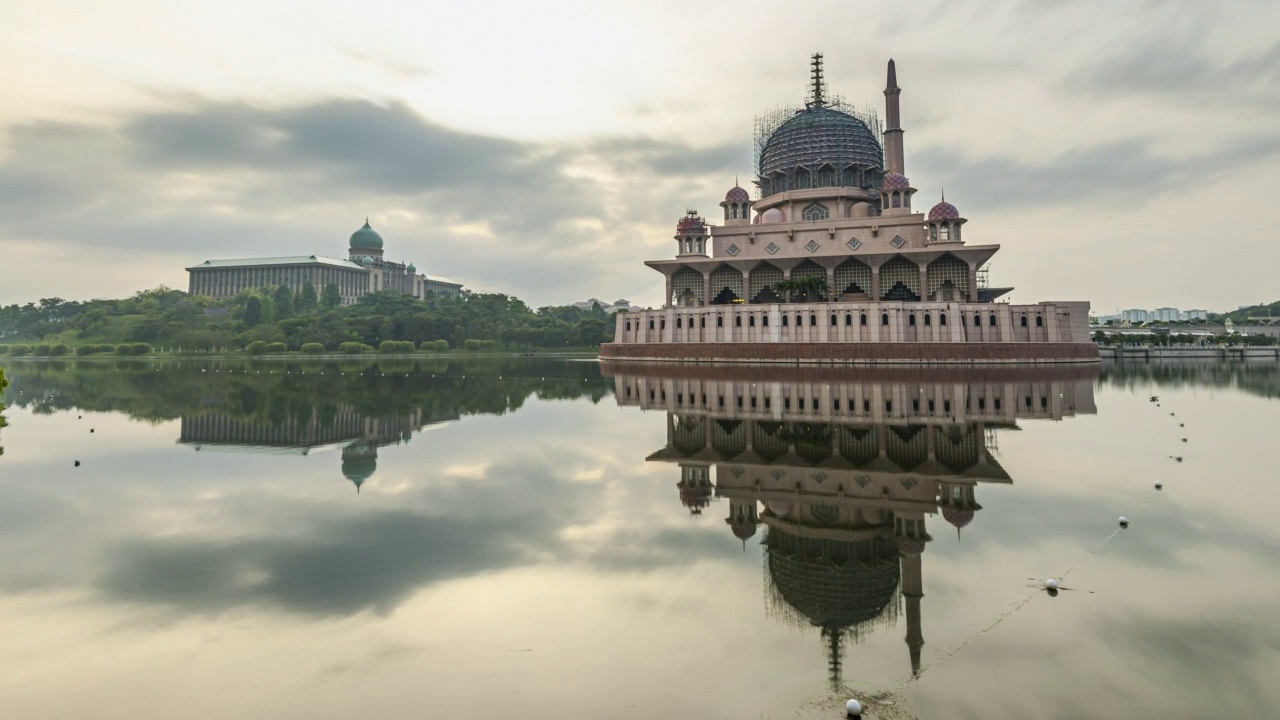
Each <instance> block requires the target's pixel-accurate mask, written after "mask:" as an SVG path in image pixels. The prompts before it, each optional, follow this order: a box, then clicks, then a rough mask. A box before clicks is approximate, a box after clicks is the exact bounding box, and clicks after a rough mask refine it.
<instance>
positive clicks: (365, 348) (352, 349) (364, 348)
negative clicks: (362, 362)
mask: <svg viewBox="0 0 1280 720" xmlns="http://www.w3.org/2000/svg"><path fill="white" fill-rule="evenodd" d="M338 352H341V353H347V354H350V355H354V354H356V353H366V352H373V346H372V345H365V344H364V343H362V342H344V343H339V344H338Z"/></svg>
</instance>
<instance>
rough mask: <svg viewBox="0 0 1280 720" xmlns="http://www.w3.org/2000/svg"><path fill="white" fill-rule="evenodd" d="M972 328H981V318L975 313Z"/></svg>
mask: <svg viewBox="0 0 1280 720" xmlns="http://www.w3.org/2000/svg"><path fill="white" fill-rule="evenodd" d="M973 326H974V327H982V316H981V315H978V314H977V313H975V314H974V316H973Z"/></svg>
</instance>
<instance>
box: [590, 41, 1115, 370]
mask: <svg viewBox="0 0 1280 720" xmlns="http://www.w3.org/2000/svg"><path fill="white" fill-rule="evenodd" d="M812 66H813V71H812V75H813V77H812V89H811V94H810V97H809V98H808V100H807V101H806V102H805V104H804V106H803V107H802V108H795V109H793V110H790V111H784V112H778V113H774V114H773V115H771V116H766V117H764V118H762V119H760V120H759V121H758V122H757V142H756V148H757V153H756V155H757V159H756V171H757V172H756V179H755V181H754V184H755V185H756V186H757V188H758V192H757V194H758V196H759V197H758V198H757V199H754V200H753V199H752V198H751V194H750V193H748V192H747V191H746V190H744V189H743V188H741V187H737V186H736V185H735V186H734V187H733V188H732V189H730V190H729V192H728V193H727V194H726V195H725V198H724V201H723V202H721V203H720V207H721V208H723V209H724V215H723V221H722V224H720V225H712V224H710V223H709V222H707V220H705V219H704V218H703V217H701V216H700V215H699V214H698V213H697V212H696V211H693V210H690V211H688V212H687V213H686V214H685V216H684V217H682V218H680V220H679V222H678V223H677V224H676V235H675V241H676V256H675V257H674V258H673V259H666V260H650V261H648V262H646V263H645V264H646V265H648V266H649V267H651V268H653V269H654V270H657V271H658V272H660V273H662V276H663V278H664V280H665V284H666V291H665V294H664V296H663V297H664V302H663V306H662V307H661V308H658V309H652V310H642V311H633V312H629V313H618V314H617V317H616V322H617V328H616V334H615V341H614V342H613V343H609V344H606V345H604V346H602V348H601V353H600V355H601V357H602V358H606V359H610V358H616V359H636V360H675V361H716V362H819V363H822V362H827V363H902V362H905V363H1019V362H1097V361H1098V350H1097V347H1096V346H1095V345H1094V343H1093V342H1092V340H1091V338H1090V336H1089V330H1088V315H1089V303H1088V302H1087V301H1050V302H1041V303H1037V304H1033V305H1014V304H1011V303H1008V302H998V299H999V298H1000V297H1001V296H1003V295H1005V294H1007V293H1008V292H1009V291H1010V290H1012V288H1007V287H1004V288H996V287H990V286H989V285H988V283H987V282H986V273H985V272H984V266H985V265H986V264H987V262H988V261H989V260H990V259H991V257H992V256H993V255H995V253H996V251H998V250H999V249H1000V246H999V245H994V244H970V243H968V242H967V240H969V239H970V238H972V237H973V232H972V230H971V229H970V228H968V227H966V226H965V225H966V223H967V219H966V218H965V217H964V215H963V214H961V212H960V211H959V209H957V207H956V206H955V205H953V204H951V203H949V202H947V201H946V199H945V198H943V199H941V201H940V202H938V203H937V204H935V205H934V206H933V207H932V208H930V209H929V211H928V213H922V212H917V211H916V210H915V209H914V207H913V203H914V202H915V198H914V195H915V193H916V188H915V187H913V186H912V183H911V181H910V180H909V179H908V177H907V176H906V174H905V173H906V166H905V163H904V161H903V141H902V136H903V129H902V126H901V122H900V114H899V96H900V95H901V92H902V90H901V88H900V87H899V86H898V81H897V73H896V69H895V67H894V62H893V60H890V61H889V67H888V80H887V83H886V86H885V90H884V95H885V126H884V128H883V130H881V129H880V128H881V125H880V121H879V119H878V118H877V117H876V116H875V114H874V113H873V112H867V111H859V110H857V109H854V108H852V107H850V106H849V105H847V104H846V103H844V102H843V101H842V100H840V99H838V98H828V97H827V95H826V92H825V84H824V81H823V70H822V55H821V54H816V55H814V56H813V64H812Z"/></svg>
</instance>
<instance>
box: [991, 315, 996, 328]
mask: <svg viewBox="0 0 1280 720" xmlns="http://www.w3.org/2000/svg"><path fill="white" fill-rule="evenodd" d="M990 325H991V327H995V326H996V316H995V313H992V314H991V322H990Z"/></svg>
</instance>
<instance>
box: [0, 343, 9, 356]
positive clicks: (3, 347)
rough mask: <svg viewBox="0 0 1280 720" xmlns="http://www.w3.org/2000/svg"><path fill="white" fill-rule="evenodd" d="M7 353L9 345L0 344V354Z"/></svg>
mask: <svg viewBox="0 0 1280 720" xmlns="http://www.w3.org/2000/svg"><path fill="white" fill-rule="evenodd" d="M7 354H9V346H8V345H0V355H7Z"/></svg>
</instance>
